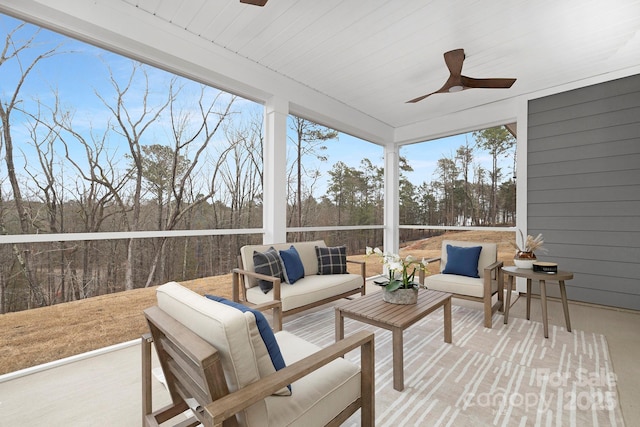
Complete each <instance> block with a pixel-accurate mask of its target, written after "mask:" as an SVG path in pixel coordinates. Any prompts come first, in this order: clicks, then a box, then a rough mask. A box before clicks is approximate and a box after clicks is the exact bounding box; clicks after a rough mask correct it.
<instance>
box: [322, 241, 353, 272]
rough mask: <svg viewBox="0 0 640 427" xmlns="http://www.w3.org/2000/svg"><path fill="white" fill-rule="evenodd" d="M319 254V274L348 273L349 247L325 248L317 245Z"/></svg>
mask: <svg viewBox="0 0 640 427" xmlns="http://www.w3.org/2000/svg"><path fill="white" fill-rule="evenodd" d="M316 254H317V255H318V274H346V273H347V247H346V246H335V247H329V248H323V247H320V246H316Z"/></svg>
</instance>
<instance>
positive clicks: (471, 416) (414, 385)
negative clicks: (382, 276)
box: [283, 305, 624, 427]
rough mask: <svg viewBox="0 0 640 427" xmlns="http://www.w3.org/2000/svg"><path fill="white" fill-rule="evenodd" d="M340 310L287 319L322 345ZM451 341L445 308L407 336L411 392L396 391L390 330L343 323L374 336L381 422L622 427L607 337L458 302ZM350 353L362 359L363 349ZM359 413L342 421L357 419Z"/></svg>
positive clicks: (407, 375) (331, 339)
mask: <svg viewBox="0 0 640 427" xmlns="http://www.w3.org/2000/svg"><path fill="white" fill-rule="evenodd" d="M334 319H335V316H334V309H333V308H332V307H331V308H327V309H324V310H321V311H318V312H315V313H310V314H307V315H304V316H302V317H299V318H297V319H294V320H291V321H288V322H285V324H284V328H283V329H285V330H287V331H289V332H292V333H294V334H296V335H298V336H299V337H301V338H304V339H306V340H308V341H311V342H313V343H315V344H317V345H319V346H321V347H325V346H327V345H329V344H331V343H333V342H334ZM452 322H453V343H452V344H446V343H444V342H443V333H442V325H443V319H442V310H437V311H436V312H434V313H432V314H430V315H428V316H427V317H426V318H425V319H423V320H422V321H420V322H418V323H416V324H415V325H413V326H411V327H410V328H409V329H407V330H406V331H405V333H404V358H405V360H404V374H405V379H404V383H405V388H404V390H403V391H402V392H399V391H396V390H394V389H393V372H392V360H391V332H389V331H386V330H384V329H380V328H376V327H373V326H369V325H365V324H363V323H360V322H357V321H354V320H351V319H345V335H349V334H351V333H353V332H356V331H358V330H361V329H366V330H371V331H374V332H375V352H376V373H375V375H376V377H375V383H376V425H377V426H395V427H398V426H474V427H478V426H484V425H496V426H580V427H581V426H623V425H624V421H623V419H622V414H621V411H620V408H619V399H618V391H617V386H616V377H615V374H614V372H613V369H612V366H611V360H610V358H609V348H608V346H607V340H606V338H605V337H604V336H603V335H599V334H593V333H586V332H581V331H576V330H575V329H574V331H573V332H572V333H569V332H567V331H566V330H565V329H564V328H563V327H559V326H553V325H549V339H545V338H544V336H543V331H542V323H539V322H534V321H529V320H524V319H518V318H511V319H510V320H509V324H508V325H504V324H503V322H502V315H500V314H496V317H494V321H493V325H494V327H493V329H487V328H484V327H483V319H482V313H481V312H480V311H477V310H473V309H470V308H467V307H462V306H455V305H454V306H453V310H452ZM346 358H347V359H349V360H352V361H354V362H356V363H359V359H360V352H359V351H354V352H351V353H349V354H347V356H346ZM358 424H359V413H358V414H356V415H354V416H353V417H352V418H351V419H350V420H349V421H348V422H347V423H346V424H345V425H349V426H351V425H358Z"/></svg>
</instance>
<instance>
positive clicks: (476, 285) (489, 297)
mask: <svg viewBox="0 0 640 427" xmlns="http://www.w3.org/2000/svg"><path fill="white" fill-rule="evenodd" d="M447 246H449V247H450V248H449V250H448V249H447ZM478 247H480V248H481V250H480V251H479V254H477V250H473V248H478ZM458 248H459V249H458ZM428 261H429V262H435V261H440V273H439V274H434V275H431V276H427V277H426V278H425V277H424V273H423V272H420V276H421V277H420V282H421V283H423V284H424V285H425V286H426V287H427V288H428V289H435V290H437V291H443V292H449V293H451V294H453V296H454V297H456V298H462V299H468V300H472V301H478V302H481V303H482V304H483V310H484V326H485V327H487V328H491V326H492V316H493V313H495V312H496V311H497V310H500V311H502V310H503V298H504V295H503V289H504V279H503V277H502V265H503V263H502V261H498V246H497V245H496V244H495V243H486V242H465V241H456V240H443V241H442V252H441V255H440V257H438V258H433V259H430V260H428ZM474 273H475V274H474ZM474 276H475V277H474ZM495 294H498V296H497V301H496V303H495V304H494V303H493V302H492V301H493V295H495Z"/></svg>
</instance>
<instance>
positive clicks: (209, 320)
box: [142, 283, 375, 427]
mask: <svg viewBox="0 0 640 427" xmlns="http://www.w3.org/2000/svg"><path fill="white" fill-rule="evenodd" d="M157 298H158V305H157V306H154V307H151V308H149V309H147V310H145V316H146V318H147V322H148V324H149V328H150V331H151V334H152V336H153V342H154V343H155V347H156V351H157V353H158V358H159V360H160V364H161V366H162V370H163V373H164V376H165V378H166V383H167V388H168V389H169V392H170V394H171V398H172V402H173V403H172V404H171V405H169V406H167V407H165V408H161V409H158V410H156V411H153V410H152V408H151V406H152V404H151V402H152V398H151V385H150V382H151V377H152V375H151V373H150V372H151V355H150V353H151V350H150V349H151V338H149V337H143V341H142V342H143V358H142V360H143V363H142V365H143V366H142V370H143V413H144V417H143V423H144V425H146V426H156V425H158V424H161V423H163V422H165V421H167V420H170V419H171V418H173V417H175V416H176V415H179V414H181V413H182V412H184V411H189V410H191V411H192V413H193V415H194V416H195V418H197V420H195V421H194V424H188V425H197V423H202V424H203V425H204V426H205V427H208V426H209V427H210V426H214V425H215V426H222V425H224V426H235V425H241V426H284V425H287V426H315V425H318V426H320V425H339V424H341V423H342V422H344V421H345V420H346V419H347V418H349V416H351V415H352V414H353V413H355V412H356V411H357V410H358V409H360V410H361V423H362V425H363V426H364V425H367V426H369V425H374V424H375V418H374V402H375V399H374V377H373V373H374V368H373V366H374V347H373V334H372V333H370V332H364V331H362V333H358V334H354V335H352V336H350V337H347V338H346V339H344V340H341V341H338V342H337V343H335V344H333V345H331V346H329V347H327V348H324V349H321V348H318V347H317V346H315V345H313V344H310V343H308V342H306V341H304V340H302V339H300V338H298V337H296V336H294V335H292V334H290V333H288V332H286V331H279V332H276V333H275V334H273V336H275V339H276V341H277V344H278V346H279V349H280V350H281V354H282V357H283V358H284V361H285V362H286V364H287V366H286V367H284V368H281V369H279V370H277V371H276V369H275V364H274V363H272V361H273V358H272V355H271V354H270V353H269V349H267V346H268V343H267V340H266V339H264V338H263V336H261V331H260V330H259V328H258V325H257V322H256V315H255V313H254V312H253V311H251V310H249V311H241V310H239V309H238V308H237V307H236V306H233V304H232V303H231V304H227V303H223V302H218V301H213V300H211V299H208V298H205V297H204V296H201V295H198V294H196V293H195V292H192V291H191V290H189V289H187V288H184V287H182V286H180V285H179V284H177V283H168V284H165V285H162V286H160V287H158V291H157ZM269 330H270V329H269ZM358 347H360V348H361V367H360V366H357V365H354V364H353V363H350V362H348V361H346V360H345V359H343V358H342V357H341V356H343V355H344V354H345V353H347V352H349V351H351V350H353V349H356V348H358ZM287 385H290V386H291V392H290V393H287V392H286V390H285V392H284V394H285V395H283V389H285V388H286V386H287ZM286 394H290V395H286ZM181 425H182V424H181Z"/></svg>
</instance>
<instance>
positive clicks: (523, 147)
mask: <svg viewBox="0 0 640 427" xmlns="http://www.w3.org/2000/svg"><path fill="white" fill-rule="evenodd" d="M528 114H529V101H528V100H527V99H525V98H524V97H523V98H522V99H521V100H520V101H519V103H518V118H517V121H518V136H517V138H516V140H517V143H516V173H517V176H516V194H517V198H516V228H517V229H518V230H521V231H522V234H524V237H525V238H526V237H527V234H528V229H527V226H528V224H527V215H528V210H527V203H528V202H527V177H528V173H527V163H528V162H527V145H528V143H527V141H528V132H527V130H528V129H527V128H528V126H529V120H528ZM515 238H516V239H520V233H518V232H516V236H515ZM516 290H517V291H518V292H526V291H527V281H526V279H523V278H520V277H517V278H516Z"/></svg>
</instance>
